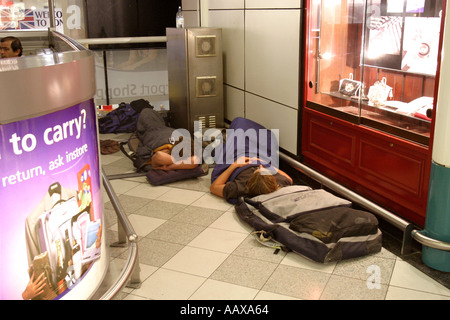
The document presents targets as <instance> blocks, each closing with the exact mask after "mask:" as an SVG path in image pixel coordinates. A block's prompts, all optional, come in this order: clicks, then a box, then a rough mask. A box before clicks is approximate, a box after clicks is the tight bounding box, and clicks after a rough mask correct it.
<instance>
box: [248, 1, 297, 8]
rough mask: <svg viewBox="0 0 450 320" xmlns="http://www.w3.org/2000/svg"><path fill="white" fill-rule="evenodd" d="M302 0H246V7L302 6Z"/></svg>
mask: <svg viewBox="0 0 450 320" xmlns="http://www.w3.org/2000/svg"><path fill="white" fill-rule="evenodd" d="M300 5H301V0H245V8H246V9H255V8H278V9H279V8H300Z"/></svg>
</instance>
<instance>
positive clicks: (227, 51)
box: [209, 10, 244, 89]
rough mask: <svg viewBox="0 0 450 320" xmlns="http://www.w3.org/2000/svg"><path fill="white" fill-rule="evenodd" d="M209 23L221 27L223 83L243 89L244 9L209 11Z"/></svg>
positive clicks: (211, 25)
mask: <svg viewBox="0 0 450 320" xmlns="http://www.w3.org/2000/svg"><path fill="white" fill-rule="evenodd" d="M209 25H210V27H217V28H222V47H223V58H224V59H223V64H224V83H226V84H229V85H231V86H234V87H237V88H242V89H244V10H218V11H210V12H209Z"/></svg>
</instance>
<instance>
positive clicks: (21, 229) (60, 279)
mask: <svg viewBox="0 0 450 320" xmlns="http://www.w3.org/2000/svg"><path fill="white" fill-rule="evenodd" d="M101 201H102V200H101V191H100V172H99V156H98V143H97V128H96V114H95V106H94V104H93V101H92V100H89V101H86V102H84V103H80V104H78V105H75V106H72V107H70V108H67V109H65V110H62V111H57V112H54V113H51V114H48V115H44V116H40V117H37V118H33V119H27V120H23V121H18V122H14V123H10V124H5V125H0V203H1V204H2V210H1V212H0V299H2V300H4V299H25V300H30V299H37V300H39V299H43V300H48V299H59V298H61V297H63V296H64V295H66V294H67V293H68V292H70V291H71V290H72V289H73V288H74V287H76V286H77V284H79V283H80V282H81V281H82V279H83V278H84V277H85V276H86V274H87V273H89V270H90V269H91V267H92V266H93V264H95V263H96V261H98V259H99V258H100V256H101V234H102V203H101Z"/></svg>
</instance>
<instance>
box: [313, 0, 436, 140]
mask: <svg viewBox="0 0 450 320" xmlns="http://www.w3.org/2000/svg"><path fill="white" fill-rule="evenodd" d="M441 15H442V0H367V1H365V0H348V1H330V0H311V1H310V8H309V26H308V27H309V34H308V38H309V50H308V55H309V57H308V86H309V90H308V92H307V101H308V102H307V103H308V106H309V107H311V108H314V109H318V110H320V111H323V112H327V113H330V114H333V115H335V116H336V117H339V118H342V119H346V120H348V121H351V122H353V123H356V124H362V125H366V126H369V127H373V128H375V129H378V130H381V131H385V132H388V133H391V134H393V135H396V136H399V137H402V138H405V139H408V140H411V141H415V142H417V143H421V144H423V145H428V144H429V137H430V123H431V118H432V113H433V106H434V101H433V96H434V88H435V75H436V69H437V56H438V49H439V31H440V28H441Z"/></svg>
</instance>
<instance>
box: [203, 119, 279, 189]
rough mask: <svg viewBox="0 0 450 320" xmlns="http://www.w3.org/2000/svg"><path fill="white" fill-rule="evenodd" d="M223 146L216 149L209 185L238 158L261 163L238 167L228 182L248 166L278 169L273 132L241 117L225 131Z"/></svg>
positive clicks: (275, 139) (276, 145)
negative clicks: (255, 159)
mask: <svg viewBox="0 0 450 320" xmlns="http://www.w3.org/2000/svg"><path fill="white" fill-rule="evenodd" d="M226 133H227V135H226V142H225V145H224V143H223V142H222V143H221V145H219V146H218V147H217V148H216V154H215V157H214V159H215V162H216V165H215V167H214V170H213V171H212V173H211V183H212V182H214V180H216V179H217V177H218V176H220V174H221V173H222V172H223V171H225V170H226V169H227V168H228V167H229V166H230V164H231V163H233V162H234V161H236V160H237V159H238V158H240V157H243V156H246V157H250V158H252V157H256V158H259V159H260V160H261V161H258V162H256V163H254V164H249V165H247V166H243V167H240V168H238V169H236V170H234V172H233V173H232V175H231V176H230V178H229V179H228V181H234V179H235V178H236V176H237V175H238V174H239V173H241V172H242V170H245V169H246V168H248V167H249V166H257V165H260V164H262V165H263V166H264V167H266V168H268V169H269V170H270V168H272V167H273V168H278V167H279V165H278V164H279V161H278V160H279V159H278V150H279V145H278V139H277V137H276V136H275V134H274V132H273V131H271V130H268V129H266V128H265V127H263V126H262V125H260V124H258V123H256V122H254V121H252V120H249V119H245V118H242V117H238V118H235V119H234V120H233V121H232V122H231V124H230V127H229V129H227V130H226Z"/></svg>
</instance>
